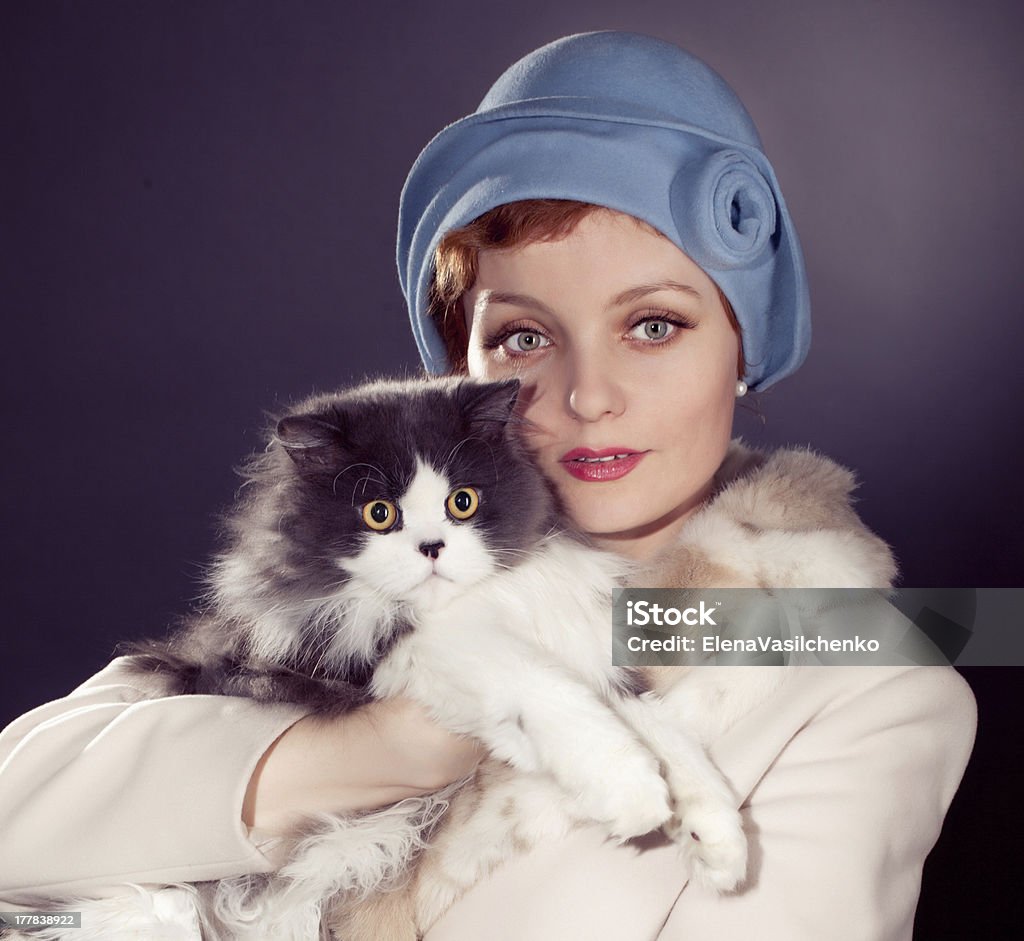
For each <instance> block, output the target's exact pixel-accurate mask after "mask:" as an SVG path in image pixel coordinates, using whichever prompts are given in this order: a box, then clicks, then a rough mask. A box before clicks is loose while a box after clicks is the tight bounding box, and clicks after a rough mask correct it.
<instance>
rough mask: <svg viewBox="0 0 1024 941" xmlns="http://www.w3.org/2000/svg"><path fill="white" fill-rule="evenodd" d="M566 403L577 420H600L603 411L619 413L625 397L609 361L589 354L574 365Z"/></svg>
mask: <svg viewBox="0 0 1024 941" xmlns="http://www.w3.org/2000/svg"><path fill="white" fill-rule="evenodd" d="M567 405H568V408H569V412H570V414H571V415H573V417H574V418H577V419H578V420H579V421H599V420H600V419H602V418H604V417H605V416H606V415H612V416H615V415H621V414H622V412H623V411H624V410H625V407H626V397H625V394H624V392H623V389H622V386H621V385H620V383H619V382H618V381H617V380H616V377H615V375H614V372H613V370H611V369H610V368H609V367H608V364H606V363H603V362H601V361H599V360H598V359H596V358H589V359H587V360H585V361H580V362H577V363H575V364H574V365H573V368H572V371H571V373H570V377H569V388H568V400H567Z"/></svg>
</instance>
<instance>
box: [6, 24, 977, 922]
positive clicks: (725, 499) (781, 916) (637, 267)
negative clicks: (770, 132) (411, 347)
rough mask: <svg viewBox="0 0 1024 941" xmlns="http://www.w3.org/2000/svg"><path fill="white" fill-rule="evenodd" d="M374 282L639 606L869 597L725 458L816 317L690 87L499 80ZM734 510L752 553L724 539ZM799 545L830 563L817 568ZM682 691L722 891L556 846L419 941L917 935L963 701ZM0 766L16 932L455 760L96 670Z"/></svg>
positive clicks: (859, 563)
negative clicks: (737, 430)
mask: <svg viewBox="0 0 1024 941" xmlns="http://www.w3.org/2000/svg"><path fill="white" fill-rule="evenodd" d="M535 200H556V201H563V202H556V203H551V202H541V203H536V202H534V201H535ZM564 201H571V202H564ZM501 207H505V208H501ZM399 266H400V272H401V275H402V279H403V287H404V289H405V291H406V295H407V298H408V300H409V304H410V312H411V314H412V317H413V326H414V331H415V332H416V336H417V340H418V342H419V344H420V349H421V352H422V353H423V356H424V360H425V362H426V364H427V366H428V368H429V369H431V370H432V371H441V370H443V369H446V368H449V367H451V368H455V369H459V368H465V369H468V371H469V372H470V373H472V374H474V375H479V376H487V377H491V376H501V375H508V374H516V375H519V376H520V377H521V378H522V379H523V381H524V385H525V395H524V398H525V402H526V404H525V406H524V412H525V415H526V417H527V418H529V419H530V420H531V425H532V428H533V429H534V431H533V433H532V435H531V438H530V445H531V447H532V448H533V449H534V450H535V452H536V454H537V457H538V460H539V461H540V464H541V466H542V468H543V469H544V470H545V472H546V473H547V474H548V475H549V476H550V477H551V479H552V480H553V482H554V483H555V485H556V486H557V488H558V490H559V492H560V494H561V496H562V498H563V500H564V502H565V505H566V508H567V510H568V511H569V513H570V514H571V516H572V517H573V519H574V520H575V521H576V522H577V524H578V525H579V526H580V527H581V528H582V529H583V530H585V531H586V532H588V533H590V534H591V535H592V537H593V538H594V540H595V541H596V542H598V543H599V544H601V545H604V546H607V547H609V548H612V549H614V550H615V551H618V552H620V553H622V554H624V555H628V556H631V557H634V558H636V559H638V560H642V561H645V562H648V563H652V564H659V565H660V566H661V569H660V571H661V572H662V579H663V583H664V584H677V583H700V584H747V583H757V582H758V581H760V583H762V584H783V583H786V582H787V580H788V583H792V584H801V583H803V581H802V580H804V579H810V578H811V577H812V576H813V577H814V578H815V579H817V580H818V581H817V582H816V583H824V584H837V585H838V584H860V583H864V584H875V585H877V584H882V583H884V582H886V581H887V580H888V579H889V578H890V577H891V575H892V565H891V559H890V558H889V556H888V553H887V552H886V551H885V549H884V547H882V546H881V544H880V543H879V541H878V540H876V539H874V537H871V536H870V535H869V534H867V533H866V532H865V531H864V529H863V527H862V526H861V524H860V523H859V522H858V521H857V520H856V518H855V517H853V516H852V512H851V511H850V509H849V502H848V488H849V479H848V477H847V476H846V475H845V474H844V472H842V471H841V470H840V469H838V468H835V467H834V465H828V464H827V462H826V463H823V462H821V461H818V460H815V459H811V460H810V463H808V461H807V460H805V458H806V455H804V457H803V458H801V457H799V456H797V457H794V456H793V454H792V452H791V453H789V454H788V455H785V456H783V457H782V458H781V459H779V458H771V459H769V460H767V461H765V460H763V459H761V458H758V457H757V456H752V455H749V454H747V453H744V452H743V451H741V450H738V449H736V448H733V449H730V446H729V433H730V428H731V419H732V411H733V406H734V403H735V399H736V398H737V397H738V396H741V395H743V394H745V393H746V391H747V390H748V389H755V390H756V389H763V388H766V387H767V386H768V385H770V384H771V383H772V382H775V381H777V380H778V379H780V378H782V377H783V376H785V375H786V374H788V373H789V372H792V371H793V370H794V369H795V368H797V366H798V365H799V364H800V362H801V361H802V359H803V357H804V355H805V353H806V350H807V345H808V340H809V327H808V301H807V292H806V285H805V281H804V275H803V268H802V262H801V257H800V251H799V246H798V243H797V241H796V236H795V232H794V231H793V228H792V225H791V222H790V220H789V217H788V214H787V212H786V209H785V205H784V203H783V202H782V199H781V194H780V193H779V191H778V186H777V183H776V182H775V179H774V175H773V174H772V171H771V167H770V165H769V164H768V162H767V159H766V158H765V157H764V155H763V153H762V151H761V147H760V143H759V141H758V138H757V135H756V131H755V130H754V128H753V125H752V123H751V122H750V119H749V117H748V116H747V114H746V112H745V111H744V110H743V108H742V105H741V104H740V103H739V101H738V100H737V99H736V98H735V96H734V95H733V94H732V92H731V91H730V90H729V89H728V87H727V86H725V84H724V83H723V82H722V81H721V80H720V79H719V78H718V77H717V76H715V75H714V74H713V73H711V72H710V70H708V69H706V67H704V66H703V65H702V64H701V63H699V62H698V61H697V60H694V59H693V58H691V57H689V56H687V55H686V54H685V53H682V52H681V51H679V50H677V49H675V48H674V47H672V46H669V45H667V44H664V43H660V42H657V41H654V40H650V39H647V38H645V37H637V36H630V35H626V34H618V33H601V34H588V35H585V36H578V37H570V38H568V39H565V40H561V41H559V42H557V43H554V44H551V45H550V46H547V47H544V48H543V49H541V50H538V51H537V52H535V53H533V54H532V55H531V56H528V57H527V58H526V59H524V60H522V61H521V62H520V63H517V64H516V65H515V66H513V67H512V68H511V69H510V70H509V71H508V72H506V73H505V75H504V76H502V78H501V79H499V81H498V83H497V84H496V85H495V86H494V88H493V89H492V90H491V92H490V93H489V94H488V96H487V97H486V98H485V99H484V102H483V103H482V105H481V108H480V110H479V111H478V113H477V114H476V115H475V116H471V117H470V118H467V119H465V120H464V121H463V122H459V123H457V124H456V125H453V126H452V127H450V128H448V129H447V130H446V131H444V132H442V134H441V135H439V136H438V138H436V139H435V140H434V141H433V142H432V143H431V145H429V146H428V148H427V149H426V150H425V151H424V153H423V154H422V155H421V157H420V159H419V161H418V162H417V164H416V166H415V167H414V168H413V171H412V173H411V174H410V178H409V181H408V182H407V185H406V189H405V191H404V193H403V202H402V215H401V220H400V234H399ZM435 271H436V275H435ZM438 327H440V329H438ZM744 499H747V501H748V502H749V503H750V504H751V505H750V506H749V507H748V509H752V511H754V512H757V513H760V515H759V516H757V517H756V520H757V524H756V525H754V524H753V523H751V522H750V520H749V519H747V518H743V519H741V518H740V517H739V516H737V509H736V505H735V504H737V503H738V502H743V500H744ZM740 523H745V524H746V528H744V526H742V525H740ZM730 527H731V528H730ZM822 539H823V540H825V545H826V546H827V547H828V548H829V551H827V552H824V553H819V552H817V551H814V547H815V546H818V545H820V544H821V543H820V540H822ZM829 540H831V541H829ZM837 546H838V547H839V548H837ZM851 547H852V549H853V550H855V551H847V550H850V549H851ZM680 548H682V549H683V550H685V551H683V552H680V551H679V550H680ZM823 557H824V558H823ZM829 574H830V575H831V576H832V577H831V578H830V579H829V578H827V577H826V576H827V575H829ZM807 583H810V582H807ZM694 680H695V682H694V683H692V684H687V685H686V686H685V689H686V690H687V693H686V694H687V695H690V694H691V692H692V697H691V698H692V699H693V700H694V702H695V703H696V706H697V708H701V709H703V716H704V718H706V719H707V721H706V722H705V724H704V733H705V735H706V737H707V739H708V740H709V742H710V748H711V753H712V755H713V757H714V758H715V759H716V761H717V763H718V765H719V767H720V768H721V769H722V771H723V773H724V774H725V775H726V776H727V777H728V778H729V780H730V782H731V783H732V785H733V788H734V789H735V791H736V793H737V795H738V797H739V799H740V800H742V801H743V813H744V816H745V820H746V821H747V824H748V833H749V836H750V839H751V845H752V862H751V867H750V870H749V872H748V879H747V882H746V884H745V886H744V887H743V888H742V889H741V890H740V891H738V892H737V893H734V894H732V895H728V896H717V895H714V894H712V893H706V892H702V891H699V890H698V889H697V888H696V887H692V886H690V887H687V886H686V872H685V870H684V869H683V868H682V865H681V864H680V863H679V861H678V859H677V857H676V855H675V853H674V851H673V850H672V848H671V847H667V846H660V845H656V843H655V842H654V841H652V843H651V845H649V846H646V847H643V848H641V847H637V846H626V847H616V846H610V845H608V844H606V843H605V842H604V839H603V833H602V831H601V830H600V829H599V828H596V827H595V828H582V829H581V830H580V831H579V832H577V833H575V834H573V835H572V836H571V837H570V838H569V839H568V840H567V841H566V842H565V843H564V844H561V845H557V846H547V847H542V848H540V849H538V850H535V851H534V852H532V853H530V854H529V855H528V856H526V857H523V858H521V859H517V860H515V861H513V862H512V863H510V864H509V865H508V866H506V867H504V868H503V869H502V870H500V871H499V872H497V873H495V874H494V875H493V877H491V878H490V879H488V880H487V881H485V882H484V883H481V884H480V885H479V886H477V887H476V888H475V889H473V890H472V891H470V893H469V894H468V895H467V896H466V898H465V899H464V900H463V901H461V902H460V903H458V904H456V906H455V907H454V908H453V909H452V910H451V911H450V912H449V914H448V915H447V916H445V917H444V918H443V919H442V920H441V921H440V922H439V923H438V924H437V925H436V927H435V928H434V929H432V930H431V932H430V933H429V935H428V937H429V938H430V939H431V941H444V939H458V938H478V937H481V936H486V937H489V938H530V939H544V938H560V939H566V938H576V937H578V938H609V939H612V938H615V939H629V938H652V937H660V938H662V939H665V941H672V939H677V938H678V939H682V938H686V939H694V938H708V939H711V938H715V939H718V938H743V937H751V938H753V937H756V938H758V939H766V938H767V939H770V938H779V939H782V938H786V939H800V938H807V939H812V938H813V939H820V938H909V937H910V932H911V927H912V920H913V910H914V904H915V901H916V896H917V890H918V885H919V879H920V869H921V864H922V862H923V859H924V856H925V855H926V853H927V852H928V850H929V849H930V847H931V846H932V844H933V843H934V840H935V838H936V836H937V833H938V828H939V826H940V825H941V820H942V816H943V813H944V811H945V808H946V807H947V806H948V803H949V800H950V799H951V797H952V794H953V791H954V790H955V788H956V785H957V783H958V781H959V777H960V774H961V773H962V771H963V767H964V764H965V762H966V759H967V755H968V753H969V750H970V744H971V739H972V734H973V725H974V713H973V703H972V700H971V697H970V694H969V693H968V692H967V690H966V688H965V686H964V685H963V684H962V682H961V681H960V680H959V679H958V677H956V675H955V674H954V673H952V671H944V670H931V669H902V668H899V669H897V668H892V669H886V670H868V669H866V668H850V669H838V668H833V669H828V670H805V671H802V672H798V673H796V674H794V676H793V677H792V678H791V679H790V680H789V681H788V682H787V683H786V684H785V685H784V686H783V687H782V689H780V690H779V691H778V692H776V693H775V694H773V695H771V696H770V698H767V699H766V700H765V701H764V702H763V703H761V704H760V705H759V706H758V708H756V709H746V710H744V709H743V708H741V707H739V706H737V705H736V704H737V703H740V704H742V703H744V702H747V703H750V704H752V703H754V702H756V701H757V698H758V696H757V695H756V691H755V694H753V695H747V696H746V698H744V696H745V694H744V690H746V692H747V693H750V690H751V688H752V687H756V682H755V683H751V682H748V681H747V679H746V678H741V679H740V681H739V682H738V684H737V690H738V693H737V695H736V696H733V697H732V698H730V700H729V702H731V703H732V704H733V709H732V713H731V714H730V715H723V714H722V710H721V709H713V708H710V707H709V706H708V704H707V703H706V702H704V703H702V701H701V694H702V691H703V690H704V685H702V684H704V682H705V681H704V677H703V676H701V677H695V678H694ZM681 688H683V687H681ZM2 745H3V751H2V752H0V754H2V755H3V756H4V757H7V756H10V757H9V760H8V761H7V764H6V765H5V766H4V770H3V773H2V774H0V808H2V810H0V813H2V814H3V818H2V820H0V825H2V828H3V832H4V841H3V846H2V848H0V873H2V876H0V895H2V896H3V897H4V898H5V899H10V900H11V901H13V902H20V903H23V904H28V903H31V901H32V899H33V898H34V897H37V896H39V895H44V896H45V895H61V896H64V895H68V894H71V893H75V892H87V893H88V892H95V891H96V890H97V889H99V888H100V887H103V886H109V885H113V884H117V883H123V882H156V883H162V882H171V881H177V880H182V881H198V880H202V879H210V878H218V877H222V876H226V875H229V874H232V873H238V872H245V871H266V870H268V869H270V868H272V867H273V865H274V864H275V862H276V861H277V860H276V858H275V852H274V851H275V847H276V841H275V838H276V835H277V834H279V833H280V832H281V831H282V830H283V829H285V828H286V827H287V826H288V825H289V823H290V822H292V821H294V820H295V819H296V817H297V816H300V815H301V814H302V813H305V812H309V811H312V810H318V809H330V810H343V809H357V808H365V807H374V806H379V805H381V804H384V803H388V802H390V801H394V800H396V799H399V798H400V797H402V796H405V795H407V794H411V793H421V792H423V791H425V790H430V789H433V788H436V787H438V786H440V785H441V784H443V783H446V782H448V781H450V780H455V779H458V778H459V777H461V776H462V775H464V774H465V773H466V771H467V770H468V769H470V768H472V766H473V764H474V763H475V761H476V760H477V758H478V757H479V756H478V754H477V752H476V749H475V747H474V746H473V745H472V744H471V743H466V742H462V741H459V740H457V739H454V738H452V737H450V736H447V735H446V734H445V733H443V732H441V731H440V730H437V729H435V728H434V727H432V726H431V725H430V723H429V722H427V721H426V720H424V718H423V717H422V716H421V715H420V714H419V713H418V712H417V710H416V709H415V708H414V707H411V706H409V705H408V704H405V703H382V704H378V705H375V706H373V707H370V708H369V709H367V710H366V711H365V712H363V713H358V714H354V715H350V716H347V717H344V718H343V719H340V720H336V721H333V722H331V723H327V724H324V723H319V722H313V721H311V720H309V719H306V718H303V717H302V716H301V713H300V711H299V710H295V709H291V708H288V707H277V708H265V707H256V706H255V705H253V704H252V703H249V702H240V701H235V700H225V701H223V702H220V701H214V702H212V703H211V702H209V701H207V700H205V699H204V698H195V699H189V698H183V699H168V700H157V701H145V700H144V698H143V695H142V693H141V692H139V691H136V690H134V689H132V688H131V686H130V685H128V684H126V683H125V682H124V681H123V679H122V678H121V675H120V674H119V667H118V664H117V663H115V664H112V665H111V667H109V668H108V669H107V670H106V671H104V672H103V673H101V674H100V675H99V676H97V677H95V678H93V680H91V681H90V682H89V683H87V684H86V685H85V686H83V687H81V688H80V689H79V690H77V691H76V692H75V693H73V694H72V695H71V696H70V697H68V698H66V699H65V700H63V701H60V702H58V703H54V704H50V705H49V706H44V707H42V708H41V709H40V710H36V712H34V713H31V714H29V715H28V716H26V717H23V718H22V719H21V720H19V721H18V722H16V723H14V724H13V725H12V726H11V727H9V729H8V730H7V731H6V732H5V733H4V736H3V740H2ZM197 767H198V768H202V769H204V773H203V774H202V776H201V778H200V777H199V776H197V775H196V774H195V773H194V771H193V770H192V769H195V768H197ZM183 768H184V769H188V770H189V773H187V774H183V773H182V770H183ZM112 769H117V771H116V774H114V773H113V772H112ZM65 808H73V809H72V810H66V811H65V812H64V813H55V811H57V810H61V809H65ZM114 811H116V815H117V816H116V819H117V823H116V824H114V825H111V823H110V817H111V814H112V813H113V812H114ZM182 821H188V824H187V825H182ZM243 824H244V825H243ZM168 830H171V831H173V833H172V834H171V835H170V837H168V835H167V831H168ZM41 845H55V846H57V847H60V848H61V849H60V851H59V854H57V855H58V856H59V858H58V859H54V858H53V857H52V856H51V855H50V854H47V856H48V857H49V858H43V854H41V853H38V852H36V851H35V849H34V848H35V847H38V846H41Z"/></svg>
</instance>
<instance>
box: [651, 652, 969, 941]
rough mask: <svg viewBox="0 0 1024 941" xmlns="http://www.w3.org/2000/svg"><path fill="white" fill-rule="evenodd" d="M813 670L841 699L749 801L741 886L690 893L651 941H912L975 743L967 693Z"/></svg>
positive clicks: (918, 680) (905, 674) (884, 673)
mask: <svg viewBox="0 0 1024 941" xmlns="http://www.w3.org/2000/svg"><path fill="white" fill-rule="evenodd" d="M850 670H852V671H854V672H853V673H852V674H851V673H850V672H849V671H850ZM856 671H863V673H862V674H861V675H859V676H858V674H857V672H856ZM819 672H820V673H821V677H820V679H821V680H822V681H824V682H826V683H827V682H829V681H832V682H834V683H836V684H838V687H839V689H840V690H841V692H840V693H839V695H836V696H835V697H834V698H833V699H832V700H831V701H830V702H828V703H827V704H826V705H824V706H823V707H822V708H821V709H820V711H818V712H816V714H813V715H811V716H810V717H808V719H807V721H806V722H805V723H804V724H803V725H802V726H801V727H799V728H798V729H797V730H795V733H794V734H793V735H792V737H791V739H790V740H789V741H788V742H787V743H786V744H785V745H784V747H783V748H782V749H781V750H780V751H779V753H778V755H777V757H776V758H775V760H774V761H773V762H772V764H771V766H770V767H769V768H768V769H767V771H766V772H765V773H764V774H763V776H762V777H761V778H760V780H759V781H758V782H757V784H756V786H755V787H754V788H753V790H752V792H751V793H750V796H749V798H748V800H747V801H746V802H745V804H744V808H743V812H744V816H745V822H746V827H747V829H748V832H749V834H750V836H751V842H752V847H753V853H752V859H751V867H750V869H749V882H748V885H747V886H746V887H745V888H744V889H742V890H741V891H739V892H737V893H735V894H732V895H726V896H716V895H713V894H710V893H706V892H702V891H701V890H700V889H698V888H697V887H696V886H688V887H687V888H686V889H685V890H684V891H683V892H682V893H681V894H680V896H679V899H678V900H677V902H676V904H675V906H674V908H673V910H672V912H671V914H670V916H669V918H668V921H667V923H666V925H665V927H664V929H663V931H662V932H661V934H660V935H659V936H658V938H659V941H720V939H721V938H730V939H736V941H743V939H748V938H749V939H751V941H753V939H755V938H756V939H757V941H820V939H821V938H829V939H830V941H910V938H911V937H912V934H913V920H914V912H915V909H916V906H917V899H918V894H919V890H920V880H921V870H922V866H923V864H924V860H925V857H926V856H927V854H928V853H929V851H930V850H931V848H932V847H933V846H934V844H935V841H936V840H937V838H938V835H939V831H940V829H941V826H942V820H943V818H944V816H945V813H946V810H947V808H948V807H949V803H950V801H951V800H952V798H953V794H954V792H955V791H956V788H957V786H958V785H959V783H960V778H961V776H962V774H963V771H964V768H965V766H966V763H967V759H968V756H969V754H970V751H971V747H972V745H973V741H974V730H975V720H976V707H975V703H974V697H973V695H972V694H971V692H970V689H969V688H968V686H967V684H966V683H965V682H964V680H963V679H962V678H961V677H960V676H959V675H958V674H957V673H955V672H954V671H953V670H951V669H941V668H913V669H910V670H884V669H883V670H878V669H872V668H864V667H852V668H847V669H846V670H842V671H840V672H836V673H833V668H822V669H820V671H819ZM844 674H845V675H844ZM729 761H730V759H729V758H728V757H727V756H723V764H725V763H729Z"/></svg>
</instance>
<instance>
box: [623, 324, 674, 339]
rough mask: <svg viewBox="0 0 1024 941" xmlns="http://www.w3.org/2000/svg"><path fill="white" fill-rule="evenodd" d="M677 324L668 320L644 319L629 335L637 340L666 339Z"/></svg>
mask: <svg viewBox="0 0 1024 941" xmlns="http://www.w3.org/2000/svg"><path fill="white" fill-rule="evenodd" d="M675 329H676V325H675V324H674V323H670V322H669V321H667V320H644V321H641V322H640V323H638V324H637V325H636V326H634V327H633V329H632V330H630V331H629V335H630V336H631V337H633V338H634V339H636V340H654V341H658V340H664V339H665V338H666V337H669V336H671V335H672V333H673V332H674V331H675Z"/></svg>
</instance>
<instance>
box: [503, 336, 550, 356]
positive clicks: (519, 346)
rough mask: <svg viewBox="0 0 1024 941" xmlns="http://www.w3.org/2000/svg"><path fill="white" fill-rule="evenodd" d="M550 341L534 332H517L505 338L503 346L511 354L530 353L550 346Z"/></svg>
mask: <svg viewBox="0 0 1024 941" xmlns="http://www.w3.org/2000/svg"><path fill="white" fill-rule="evenodd" d="M550 342H551V341H550V340H549V339H548V338H547V337H546V336H544V335H543V334H541V333H537V331H536V330H517V331H516V332H515V333H513V334H510V335H509V336H507V337H506V338H505V342H504V345H505V347H506V349H508V350H509V351H510V352H512V353H532V352H533V351H534V350H540V349H543V348H544V347H545V346H548V345H549V344H550Z"/></svg>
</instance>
